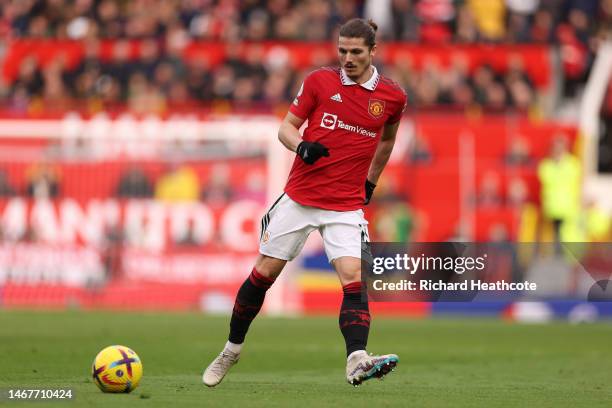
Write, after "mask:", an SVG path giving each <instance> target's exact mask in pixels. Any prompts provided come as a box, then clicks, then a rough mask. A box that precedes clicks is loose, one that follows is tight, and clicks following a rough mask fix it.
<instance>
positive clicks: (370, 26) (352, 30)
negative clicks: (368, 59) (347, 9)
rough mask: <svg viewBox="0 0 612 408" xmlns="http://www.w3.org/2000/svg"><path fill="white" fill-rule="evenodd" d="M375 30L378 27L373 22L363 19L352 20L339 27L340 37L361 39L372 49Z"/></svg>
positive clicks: (374, 40)
mask: <svg viewBox="0 0 612 408" xmlns="http://www.w3.org/2000/svg"><path fill="white" fill-rule="evenodd" d="M376 30H378V26H377V25H376V23H375V22H374V21H372V20H371V19H370V20H367V21H366V20H364V19H363V18H353V19H351V20H349V21H347V22H346V23H344V24H343V25H342V27H340V33H339V35H340V37H347V38H363V41H364V42H365V43H366V45H367V46H368V47H369V48H370V49H372V47H374V46H375V45H376Z"/></svg>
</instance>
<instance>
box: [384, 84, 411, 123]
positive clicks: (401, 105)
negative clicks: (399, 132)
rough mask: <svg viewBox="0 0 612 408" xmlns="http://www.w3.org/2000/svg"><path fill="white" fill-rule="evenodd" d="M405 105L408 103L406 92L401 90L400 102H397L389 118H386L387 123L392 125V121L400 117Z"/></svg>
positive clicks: (398, 119)
mask: <svg viewBox="0 0 612 408" xmlns="http://www.w3.org/2000/svg"><path fill="white" fill-rule="evenodd" d="M407 105H408V97H407V96H406V93H405V92H403V91H402V99H401V102H400V103H398V104H397V109H396V111H395V112H394V113H393V115H391V116H390V117H389V119H388V120H387V124H389V125H392V124H394V123H397V122H399V121H400V119H401V118H402V114H403V113H404V111H405V110H406V106H407Z"/></svg>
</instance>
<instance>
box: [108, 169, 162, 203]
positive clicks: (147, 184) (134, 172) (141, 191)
mask: <svg viewBox="0 0 612 408" xmlns="http://www.w3.org/2000/svg"><path fill="white" fill-rule="evenodd" d="M115 194H116V196H117V197H119V198H150V197H152V196H153V186H152V185H151V181H150V180H149V178H148V177H147V176H146V174H144V172H143V171H142V170H141V169H140V168H138V167H132V168H130V169H128V170H127V171H126V172H125V173H123V174H122V175H121V176H120V178H119V183H118V184H117V189H116V192H115Z"/></svg>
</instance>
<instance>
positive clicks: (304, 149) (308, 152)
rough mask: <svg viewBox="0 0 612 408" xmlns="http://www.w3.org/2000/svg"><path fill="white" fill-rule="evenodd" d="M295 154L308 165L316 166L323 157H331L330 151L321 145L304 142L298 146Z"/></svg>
mask: <svg viewBox="0 0 612 408" xmlns="http://www.w3.org/2000/svg"><path fill="white" fill-rule="evenodd" d="M295 152H296V153H297V155H298V156H300V157H301V158H302V160H304V163H306V164H314V162H316V161H317V160H319V159H320V158H321V157H322V156H325V157H329V150H327V147H325V146H323V145H322V144H321V143H317V142H314V143H313V142H302V143H300V144H299V145H298V147H297V149H295Z"/></svg>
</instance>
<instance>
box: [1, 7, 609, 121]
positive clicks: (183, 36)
mask: <svg viewBox="0 0 612 408" xmlns="http://www.w3.org/2000/svg"><path fill="white" fill-rule="evenodd" d="M0 7H1V11H2V19H1V20H0V33H2V35H1V37H2V38H5V39H9V40H8V41H11V39H19V38H27V39H48V38H52V39H58V40H75V41H81V42H82V43H83V45H84V50H85V51H84V52H85V55H84V56H83V58H82V60H81V62H80V63H79V64H78V66H76V67H68V66H66V65H65V61H63V60H62V59H61V58H58V59H57V60H55V61H53V62H52V63H51V64H46V65H45V66H44V67H42V66H41V65H40V64H39V62H38V61H37V60H36V59H35V58H26V59H24V60H23V61H22V63H21V64H20V66H19V70H18V74H17V77H16V78H15V79H14V80H10V81H5V83H4V84H2V83H0V96H2V97H5V98H6V100H7V101H8V105H9V107H10V108H11V109H15V110H31V109H32V106H33V105H36V104H37V103H39V102H43V103H45V105H46V106H54V107H59V108H66V107H72V106H71V105H70V104H72V105H74V100H77V101H83V100H87V101H90V102H93V103H95V104H97V105H99V106H103V107H106V108H108V107H110V106H114V105H120V104H125V103H127V104H128V105H129V106H130V107H131V108H132V109H134V110H144V111H163V110H164V109H166V108H167V107H168V106H170V107H173V106H174V107H176V106H183V105H186V104H193V103H196V104H197V103H202V102H204V103H209V104H210V103H212V105H213V106H215V102H219V103H221V104H222V105H223V104H227V102H228V101H231V103H232V104H233V105H234V108H238V109H241V108H246V109H251V108H253V107H257V108H261V107H264V108H271V109H274V108H275V107H278V106H279V105H283V109H284V104H286V103H287V102H289V101H290V100H291V99H292V98H293V96H294V95H295V93H296V91H297V89H298V88H299V85H300V84H301V82H302V79H303V77H304V75H305V74H306V73H307V72H309V71H310V70H312V69H314V68H316V67H318V66H321V65H327V64H331V65H333V64H335V60H334V59H333V58H332V57H329V56H323V55H322V56H320V57H317V56H313V58H312V59H313V65H312V66H311V67H304V68H302V67H300V68H295V67H292V66H291V64H290V63H289V61H284V63H283V62H282V59H281V62H280V63H279V62H278V61H276V62H275V63H267V62H266V60H265V59H264V58H262V55H261V50H260V49H258V48H257V47H250V48H249V52H246V53H240V52H238V50H239V48H240V44H241V43H242V42H243V41H246V42H257V41H262V40H272V41H282V40H299V41H327V40H328V39H329V38H332V37H333V33H334V30H335V29H336V28H337V26H338V25H339V24H338V23H339V22H341V21H344V20H346V19H348V18H350V17H354V16H366V17H371V18H373V19H374V20H375V21H377V22H378V24H379V27H380V32H379V34H380V35H381V36H382V37H383V38H386V39H387V40H396V41H408V42H419V43H423V42H424V43H448V42H456V43H462V44H465V43H467V44H471V43H482V42H485V43H551V44H560V45H562V48H563V47H565V48H564V49H567V48H568V47H569V48H570V49H571V50H572V51H573V52H570V53H568V55H576V53H578V54H577V55H578V58H575V59H574V60H571V59H570V60H569V61H564V70H565V74H566V76H567V77H568V78H569V79H570V84H571V83H575V82H580V81H582V80H583V79H584V77H585V75H586V72H588V67H589V64H590V61H591V58H590V56H591V55H592V53H593V52H594V51H595V50H596V47H597V45H598V39H600V38H602V36H603V35H604V33H605V32H606V30H608V29H609V27H610V23H611V21H612V0H601V1H599V0H580V1H578V0H540V1H538V0H530V1H516V0H506V1H504V0H466V1H459V2H457V1H451V0H419V1H410V0H384V1H373V0H366V1H358V0H339V1H325V0H310V1H304V2H300V1H291V0H250V1H231V0H221V1H213V0H180V1H179V0H168V1H166V0H164V1H161V0H134V1H121V0H74V1H71V0H19V1H16V0H13V1H6V2H2V4H1V5H0ZM485 17H486V18H485ZM106 39H112V40H114V41H115V44H114V48H113V56H112V58H111V59H110V60H104V59H101V58H100V54H99V50H100V42H101V40H106ZM132 39H137V40H139V41H141V44H140V47H139V52H138V56H137V58H135V59H134V58H132V57H130V55H129V54H130V51H129V40H132ZM198 40H206V41H224V42H226V43H227V44H228V46H227V48H226V53H225V60H224V61H223V62H222V63H221V64H217V65H214V66H211V65H210V64H208V62H207V61H206V60H205V59H191V60H187V59H185V58H183V52H184V49H185V47H186V45H187V44H188V43H189V42H190V41H198ZM5 45H6V43H5ZM523 63H524V62H523V61H522V60H520V59H517V58H515V59H513V60H511V61H510V62H509V64H508V69H507V70H506V71H505V72H499V70H494V69H493V68H492V67H491V66H489V65H481V66H478V67H476V68H475V69H474V68H473V67H472V68H468V64H467V61H465V60H463V59H462V58H460V57H458V58H455V59H454V60H453V61H452V63H451V64H450V66H442V65H441V64H440V63H439V61H436V60H430V61H426V63H425V64H423V66H422V67H421V66H420V67H418V68H416V67H415V66H414V63H413V61H412V60H411V59H410V58H403V59H399V60H396V61H393V63H391V64H388V65H386V66H381V67H380V68H381V69H382V70H383V71H385V72H387V73H389V74H390V76H391V77H393V78H395V79H396V80H398V81H399V82H400V84H401V85H402V86H403V87H404V88H405V89H406V91H407V93H408V95H409V98H410V101H411V104H412V105H413V106H424V107H428V106H439V105H446V106H449V105H450V106H453V105H454V106H472V105H480V106H484V107H486V108H492V109H499V108H502V109H503V108H509V107H514V108H519V109H528V108H530V107H533V106H534V104H537V103H538V102H539V100H540V99H541V98H540V95H539V91H540V90H539V89H538V88H537V87H536V86H535V85H534V81H533V78H530V77H529V75H528V74H527V72H526V70H525V69H524V66H523ZM77 103H79V104H82V102H77ZM66 105H69V106H66ZM217 105H218V104H217ZM224 106H225V105H224Z"/></svg>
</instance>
